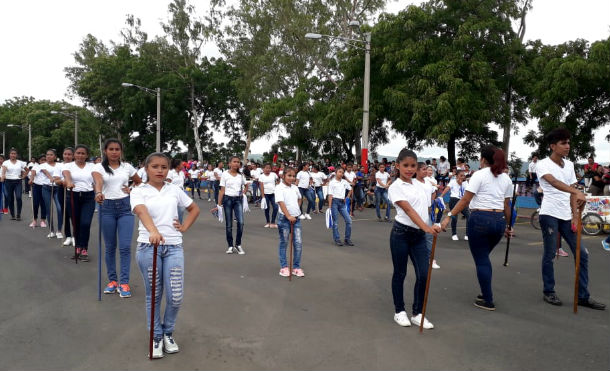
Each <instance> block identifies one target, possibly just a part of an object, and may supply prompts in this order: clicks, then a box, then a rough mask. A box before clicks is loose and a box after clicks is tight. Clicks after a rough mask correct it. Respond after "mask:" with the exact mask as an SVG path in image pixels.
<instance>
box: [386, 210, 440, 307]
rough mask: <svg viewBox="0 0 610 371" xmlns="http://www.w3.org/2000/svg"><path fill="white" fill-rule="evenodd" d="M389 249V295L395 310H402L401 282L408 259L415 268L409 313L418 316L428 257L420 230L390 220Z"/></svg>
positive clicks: (424, 238) (422, 296)
mask: <svg viewBox="0 0 610 371" xmlns="http://www.w3.org/2000/svg"><path fill="white" fill-rule="evenodd" d="M390 252H391V253H392V264H393V265H394V273H393V274H392V297H393V299H394V311H395V312H396V313H399V312H402V311H404V310H405V301H404V293H403V291H404V284H405V278H406V277H407V263H408V261H409V258H411V262H412V263H413V267H414V269H415V286H414V287H413V307H412V309H411V312H412V313H413V315H418V314H420V313H421V312H422V307H423V306H424V294H425V292H426V280H427V279H428V260H429V259H430V253H429V252H428V249H427V248H426V236H425V233H424V231H422V230H421V229H417V228H412V227H409V226H407V225H404V224H401V223H399V222H397V221H394V225H393V226H392V232H391V233H390Z"/></svg>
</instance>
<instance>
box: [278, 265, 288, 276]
mask: <svg viewBox="0 0 610 371" xmlns="http://www.w3.org/2000/svg"><path fill="white" fill-rule="evenodd" d="M280 276H282V277H288V276H290V269H288V267H284V268H282V269H280Z"/></svg>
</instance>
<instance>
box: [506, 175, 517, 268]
mask: <svg viewBox="0 0 610 371" xmlns="http://www.w3.org/2000/svg"><path fill="white" fill-rule="evenodd" d="M516 202H517V182H516V180H515V182H514V185H513V200H512V203H511V204H510V220H509V221H508V225H509V226H510V229H511V230H512V229H513V217H514V215H515V206H516V205H515V203H516ZM510 240H511V238H510V237H507V238H506V252H505V253H504V266H505V267H507V266H508V250H509V249H510Z"/></svg>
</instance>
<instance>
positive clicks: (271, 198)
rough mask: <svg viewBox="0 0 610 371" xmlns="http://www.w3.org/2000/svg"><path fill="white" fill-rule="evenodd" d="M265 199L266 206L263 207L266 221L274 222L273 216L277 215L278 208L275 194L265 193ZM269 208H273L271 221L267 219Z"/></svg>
mask: <svg viewBox="0 0 610 371" xmlns="http://www.w3.org/2000/svg"><path fill="white" fill-rule="evenodd" d="M265 200H267V208H266V209H265V219H267V223H272V224H275V218H276V217H277V211H278V209H279V206H278V205H277V204H276V203H275V194H274V193H271V194H265ZM269 209H273V214H272V215H271V221H269Z"/></svg>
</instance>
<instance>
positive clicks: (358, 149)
mask: <svg viewBox="0 0 610 371" xmlns="http://www.w3.org/2000/svg"><path fill="white" fill-rule="evenodd" d="M355 147H356V161H357V162H358V164H361V163H362V143H361V142H360V136H358V137H357V138H356V142H355ZM358 168H360V165H358Z"/></svg>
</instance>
